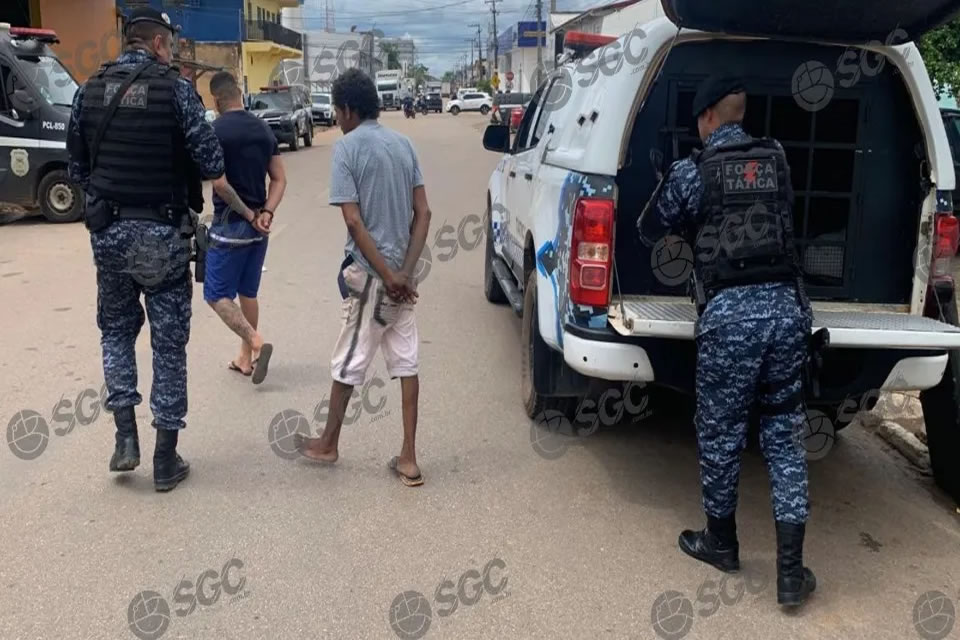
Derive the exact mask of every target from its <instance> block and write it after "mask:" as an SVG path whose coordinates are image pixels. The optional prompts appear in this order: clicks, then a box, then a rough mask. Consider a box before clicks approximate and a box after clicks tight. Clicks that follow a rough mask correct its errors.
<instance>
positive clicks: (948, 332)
mask: <svg viewBox="0 0 960 640" xmlns="http://www.w3.org/2000/svg"><path fill="white" fill-rule="evenodd" d="M662 4H663V7H664V11H665V14H666V16H667V17H664V18H658V19H656V20H654V21H651V22H649V23H647V24H645V25H643V27H642V32H641V33H642V36H637V35H636V33H635V32H631V33H630V34H626V35H625V36H623V37H621V38H620V39H619V40H617V41H616V42H615V43H612V44H610V45H609V46H606V47H604V48H602V49H597V50H594V51H593V52H592V53H590V54H589V56H587V57H586V59H584V60H582V63H583V64H582V65H581V66H579V67H578V66H577V64H575V63H574V62H568V63H566V64H565V65H562V66H561V68H559V69H556V70H554V71H553V72H551V74H550V76H549V78H548V80H547V82H546V83H545V84H544V85H543V86H542V87H541V88H540V89H539V90H538V91H537V92H536V94H535V95H534V97H533V99H532V100H531V102H530V105H529V107H528V108H527V110H526V113H525V114H524V117H523V120H522V122H521V124H520V128H519V131H518V132H517V134H516V135H515V136H512V138H513V140H512V141H511V135H510V132H509V129H508V127H506V126H503V125H491V126H490V127H488V129H487V131H486V133H485V135H484V146H485V148H487V149H489V150H492V151H496V152H498V153H501V154H503V155H502V159H501V161H500V162H499V164H498V165H497V168H496V170H495V171H494V172H493V174H492V175H491V177H490V181H489V184H488V191H487V196H486V203H485V205H486V208H487V212H488V215H487V225H488V226H487V229H486V231H487V234H486V257H485V269H484V293H485V296H486V298H487V299H488V300H489V301H490V302H494V303H504V302H506V303H509V304H510V306H511V307H512V310H513V311H514V312H516V313H517V314H518V315H519V316H521V317H522V323H521V325H522V340H523V341H524V344H523V345H521V352H522V353H523V354H524V357H523V358H522V359H521V363H522V364H521V367H522V370H521V395H522V400H523V404H524V407H525V409H526V412H527V414H528V415H529V416H530V417H532V418H534V417H537V416H542V415H543V413H542V412H543V411H545V410H547V409H553V410H557V411H563V412H566V411H569V409H570V408H571V407H573V406H576V404H577V403H578V402H579V400H580V399H582V398H583V397H584V396H586V395H588V394H590V393H592V392H594V391H596V390H599V389H603V388H605V387H606V386H610V385H614V384H617V385H620V386H621V387H622V385H623V384H624V383H626V382H627V381H632V382H643V383H646V384H647V385H648V386H649V389H650V390H651V391H652V392H654V394H653V395H654V397H656V396H657V395H658V393H657V392H658V390H661V389H669V390H672V391H674V392H680V393H681V394H683V395H686V397H687V398H692V397H693V393H694V379H695V367H696V344H695V342H694V332H695V324H696V321H697V311H696V308H695V306H694V304H693V303H692V302H691V300H690V298H689V296H688V294H687V278H686V277H685V276H684V271H685V272H686V274H687V275H688V274H689V270H686V266H687V265H690V264H691V261H690V260H691V259H692V258H693V257H694V254H693V252H692V251H691V252H690V254H689V258H687V259H684V257H683V254H682V252H681V253H678V254H677V255H676V256H674V254H673V253H671V251H670V250H669V247H668V246H667V245H666V244H660V245H658V247H655V248H654V249H653V250H651V249H649V248H646V247H645V246H644V245H643V244H641V243H640V241H639V238H638V234H637V231H636V222H637V217H638V214H639V212H640V211H641V210H643V208H644V205H645V204H646V203H647V202H648V201H649V200H650V199H651V197H652V196H653V194H654V191H655V188H656V185H657V183H658V171H662V170H664V169H666V168H667V167H668V166H669V163H670V161H673V160H677V159H679V158H682V157H686V156H688V155H689V153H690V152H691V150H692V149H694V148H696V147H699V146H700V145H701V143H700V140H699V136H698V135H697V127H696V122H695V121H694V119H693V116H692V113H691V111H692V109H691V105H692V100H693V96H694V93H695V92H696V89H697V86H698V84H699V83H700V81H702V80H703V79H704V78H706V77H707V76H709V75H710V74H713V73H716V72H718V71H723V70H726V69H732V68H740V69H747V70H749V72H748V75H747V76H746V78H745V82H746V88H747V94H748V108H747V117H746V121H745V122H744V127H745V129H746V130H747V132H748V133H750V134H752V135H754V136H757V137H760V136H771V137H774V138H777V139H779V140H780V141H781V142H782V143H783V145H784V148H785V151H786V154H787V158H788V160H789V162H790V164H791V166H792V174H791V178H792V181H793V187H794V191H795V195H796V202H795V207H794V212H793V214H794V220H795V223H796V224H795V229H796V249H797V252H798V254H799V256H800V262H801V265H802V267H803V279H804V281H805V285H806V289H807V292H808V294H809V296H810V298H811V299H812V301H813V307H814V313H815V320H814V330H818V329H821V328H827V329H829V331H830V344H829V347H828V348H827V349H826V350H825V351H824V353H823V367H822V372H823V373H822V374H821V377H820V381H819V383H820V384H819V393H818V394H816V395H814V394H813V393H812V391H811V389H809V388H808V389H807V390H806V393H807V397H806V400H807V403H808V406H811V407H815V408H818V409H820V410H822V411H824V413H825V414H826V416H827V417H828V418H829V420H830V421H831V423H832V424H833V426H834V428H836V429H839V428H842V427H843V426H845V424H846V423H844V422H842V421H841V417H842V416H843V415H844V407H849V406H851V405H852V406H853V408H854V410H853V413H854V414H855V412H856V407H857V406H858V401H859V400H860V399H863V398H867V397H869V396H870V395H871V394H870V392H872V391H875V390H878V389H879V390H897V391H911V390H920V391H921V393H920V401H921V404H922V406H923V412H924V418H925V421H926V429H927V434H928V440H929V443H930V456H931V463H932V467H933V474H934V477H935V478H936V480H937V482H938V483H939V484H940V486H941V487H943V488H944V489H946V490H947V491H949V492H950V493H951V494H952V495H953V497H954V499H955V500H957V501H958V502H960V465H957V462H956V461H957V459H958V455H960V434H958V431H957V428H956V425H957V424H958V423H960V408H958V403H957V402H956V400H955V397H956V396H955V394H956V393H958V392H960V391H958V385H960V351H958V349H960V327H958V325H960V321H958V314H957V299H956V286H955V283H954V281H953V277H952V268H951V265H950V261H951V259H952V258H953V256H954V254H955V253H956V249H957V245H958V221H957V218H956V217H955V216H954V212H953V204H952V197H951V192H952V191H953V189H954V188H955V176H954V165H953V162H952V159H951V155H950V144H949V138H948V135H947V132H946V131H945V129H944V123H943V120H942V119H941V115H940V112H939V109H938V105H937V103H936V100H935V98H934V93H933V88H932V86H931V82H930V78H929V77H928V75H927V71H926V68H925V67H924V64H923V62H922V61H921V60H920V58H921V56H920V52H919V50H918V49H917V47H916V46H914V45H913V44H912V43H904V44H897V46H893V44H892V41H891V40H890V39H889V35H890V34H896V33H898V31H897V30H898V29H899V30H901V31H899V33H908V34H909V35H910V37H913V38H919V37H920V36H922V35H923V34H924V33H925V32H927V31H929V30H930V29H933V28H934V27H936V26H938V25H939V24H942V23H943V22H944V21H946V20H947V19H948V18H949V17H950V16H952V15H954V14H955V13H956V12H957V11H958V10H960V0H934V1H932V2H923V3H903V2H895V1H894V0H874V1H872V2H868V1H867V0H847V1H846V2H844V3H843V4H844V11H843V12H841V13H840V14H837V13H835V12H829V11H828V12H811V11H809V8H808V7H807V5H803V4H798V3H796V2H793V1H792V0H768V2H767V3H766V4H765V5H764V10H763V11H755V10H753V9H751V7H752V6H753V4H752V2H749V1H748V0H728V1H727V2H724V3H716V2H714V1H712V0H711V1H709V2H708V1H707V0H662ZM862 15H869V16H870V20H869V21H864V20H859V19H857V16H862ZM844 17H845V19H844ZM680 24H682V25H683V28H682V29H679V31H678V27H677V26H676V25H680ZM576 36H577V34H575V33H568V34H567V36H566V37H567V38H568V39H575V37H576ZM635 37H642V44H639V43H638V42H636V41H633V40H632V39H633V38H635ZM884 42H886V43H887V44H886V45H884V44H883V43H884ZM627 52H629V56H628V53H627ZM851 56H857V58H856V59H857V60H862V62H863V64H864V65H866V64H870V65H871V68H872V69H876V68H877V61H878V59H879V60H881V61H882V62H883V63H884V64H885V69H884V70H882V71H881V72H877V73H874V74H869V75H868V74H860V73H857V74H856V79H854V80H853V81H850V82H848V81H849V80H850V78H851V77H853V76H852V75H850V74H848V73H847V70H846V69H845V67H844V66H843V65H838V60H841V61H847V60H849V59H850V58H851ZM867 56H870V58H869V62H868V59H867ZM600 60H603V61H604V62H603V63H600V62H599V61H600ZM631 60H632V61H631ZM654 61H655V62H656V64H653V62H654ZM757 61H762V64H759V63H758V62H757ZM628 65H629V66H632V67H633V69H628ZM597 68H608V69H611V71H610V72H601V73H596V74H593V75H589V74H585V73H584V70H585V69H594V70H595V69H597ZM834 69H835V70H836V73H837V77H838V78H839V79H840V80H841V82H839V83H834V82H833V80H834V77H833V76H832V75H830V74H831V73H832V70H834ZM827 76H829V85H827V82H826V81H827ZM570 77H573V78H574V79H575V81H574V82H572V83H571V82H569V78H570ZM792 82H793V84H792ZM828 86H829V91H828V90H827V88H828ZM545 105H548V106H546V107H545ZM815 110H816V112H815V113H814V111H815ZM827 149H829V150H827ZM661 157H662V159H663V160H664V161H663V162H659V159H660V158H661ZM651 159H653V162H651ZM688 248H689V247H688ZM675 258H676V259H675ZM678 276H679V277H678ZM690 405H691V403H690V402H687V403H686V404H685V405H684V406H686V407H690ZM674 408H676V407H674ZM849 413H850V412H849V411H848V412H847V415H849ZM834 416H836V420H834ZM846 419H847V420H851V419H852V415H849V417H848V418H846ZM818 429H819V427H818Z"/></svg>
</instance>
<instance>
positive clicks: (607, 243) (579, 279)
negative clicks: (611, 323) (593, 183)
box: [570, 198, 615, 307]
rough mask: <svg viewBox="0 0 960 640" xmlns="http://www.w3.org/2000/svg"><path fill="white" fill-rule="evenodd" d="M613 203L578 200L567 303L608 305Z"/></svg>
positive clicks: (601, 200)
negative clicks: (568, 299)
mask: <svg viewBox="0 0 960 640" xmlns="http://www.w3.org/2000/svg"><path fill="white" fill-rule="evenodd" d="M614 211H615V208H614V201H613V200H607V199H603V198H580V199H579V200H577V204H576V207H575V209H574V214H573V234H572V235H573V239H572V245H571V247H570V301H571V302H573V304H582V305H588V306H593V307H605V306H607V305H608V304H609V303H610V275H611V271H612V269H611V264H612V260H611V259H612V255H613V225H614V221H615V215H614Z"/></svg>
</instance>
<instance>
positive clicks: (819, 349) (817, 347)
mask: <svg viewBox="0 0 960 640" xmlns="http://www.w3.org/2000/svg"><path fill="white" fill-rule="evenodd" d="M829 348H830V330H829V329H826V328H824V329H820V331H817V332H816V333H814V334H813V335H811V336H810V342H809V343H808V347H807V349H808V351H807V364H806V367H804V378H806V379H805V380H804V383H805V386H806V387H807V389H809V390H810V393H811V395H813V397H814V398H819V397H820V371H821V370H822V369H823V353H824V352H825V351H826V350H827V349H829Z"/></svg>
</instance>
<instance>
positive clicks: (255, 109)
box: [250, 86, 313, 151]
mask: <svg viewBox="0 0 960 640" xmlns="http://www.w3.org/2000/svg"><path fill="white" fill-rule="evenodd" d="M310 105H311V102H310V96H309V94H307V91H306V89H304V88H303V87H299V86H277V87H263V88H261V89H260V93H257V94H254V95H253V96H252V98H251V104H250V112H251V113H253V114H254V115H255V116H257V117H258V118H261V119H262V120H263V121H264V122H266V123H267V124H268V125H270V130H271V131H273V135H274V136H275V137H276V138H277V142H279V143H281V144H288V145H290V150H291V151H296V150H297V149H299V148H300V141H301V140H302V141H303V144H304V145H306V146H308V147H311V146H313V115H312V114H311V113H310Z"/></svg>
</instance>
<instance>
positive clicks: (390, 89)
mask: <svg viewBox="0 0 960 640" xmlns="http://www.w3.org/2000/svg"><path fill="white" fill-rule="evenodd" d="M402 76H403V72H402V71H400V69H391V70H389V71H377V76H376V83H377V95H378V96H380V108H381V109H400V108H401V107H402V105H401V101H400V92H401V90H402V87H401V78H402Z"/></svg>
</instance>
